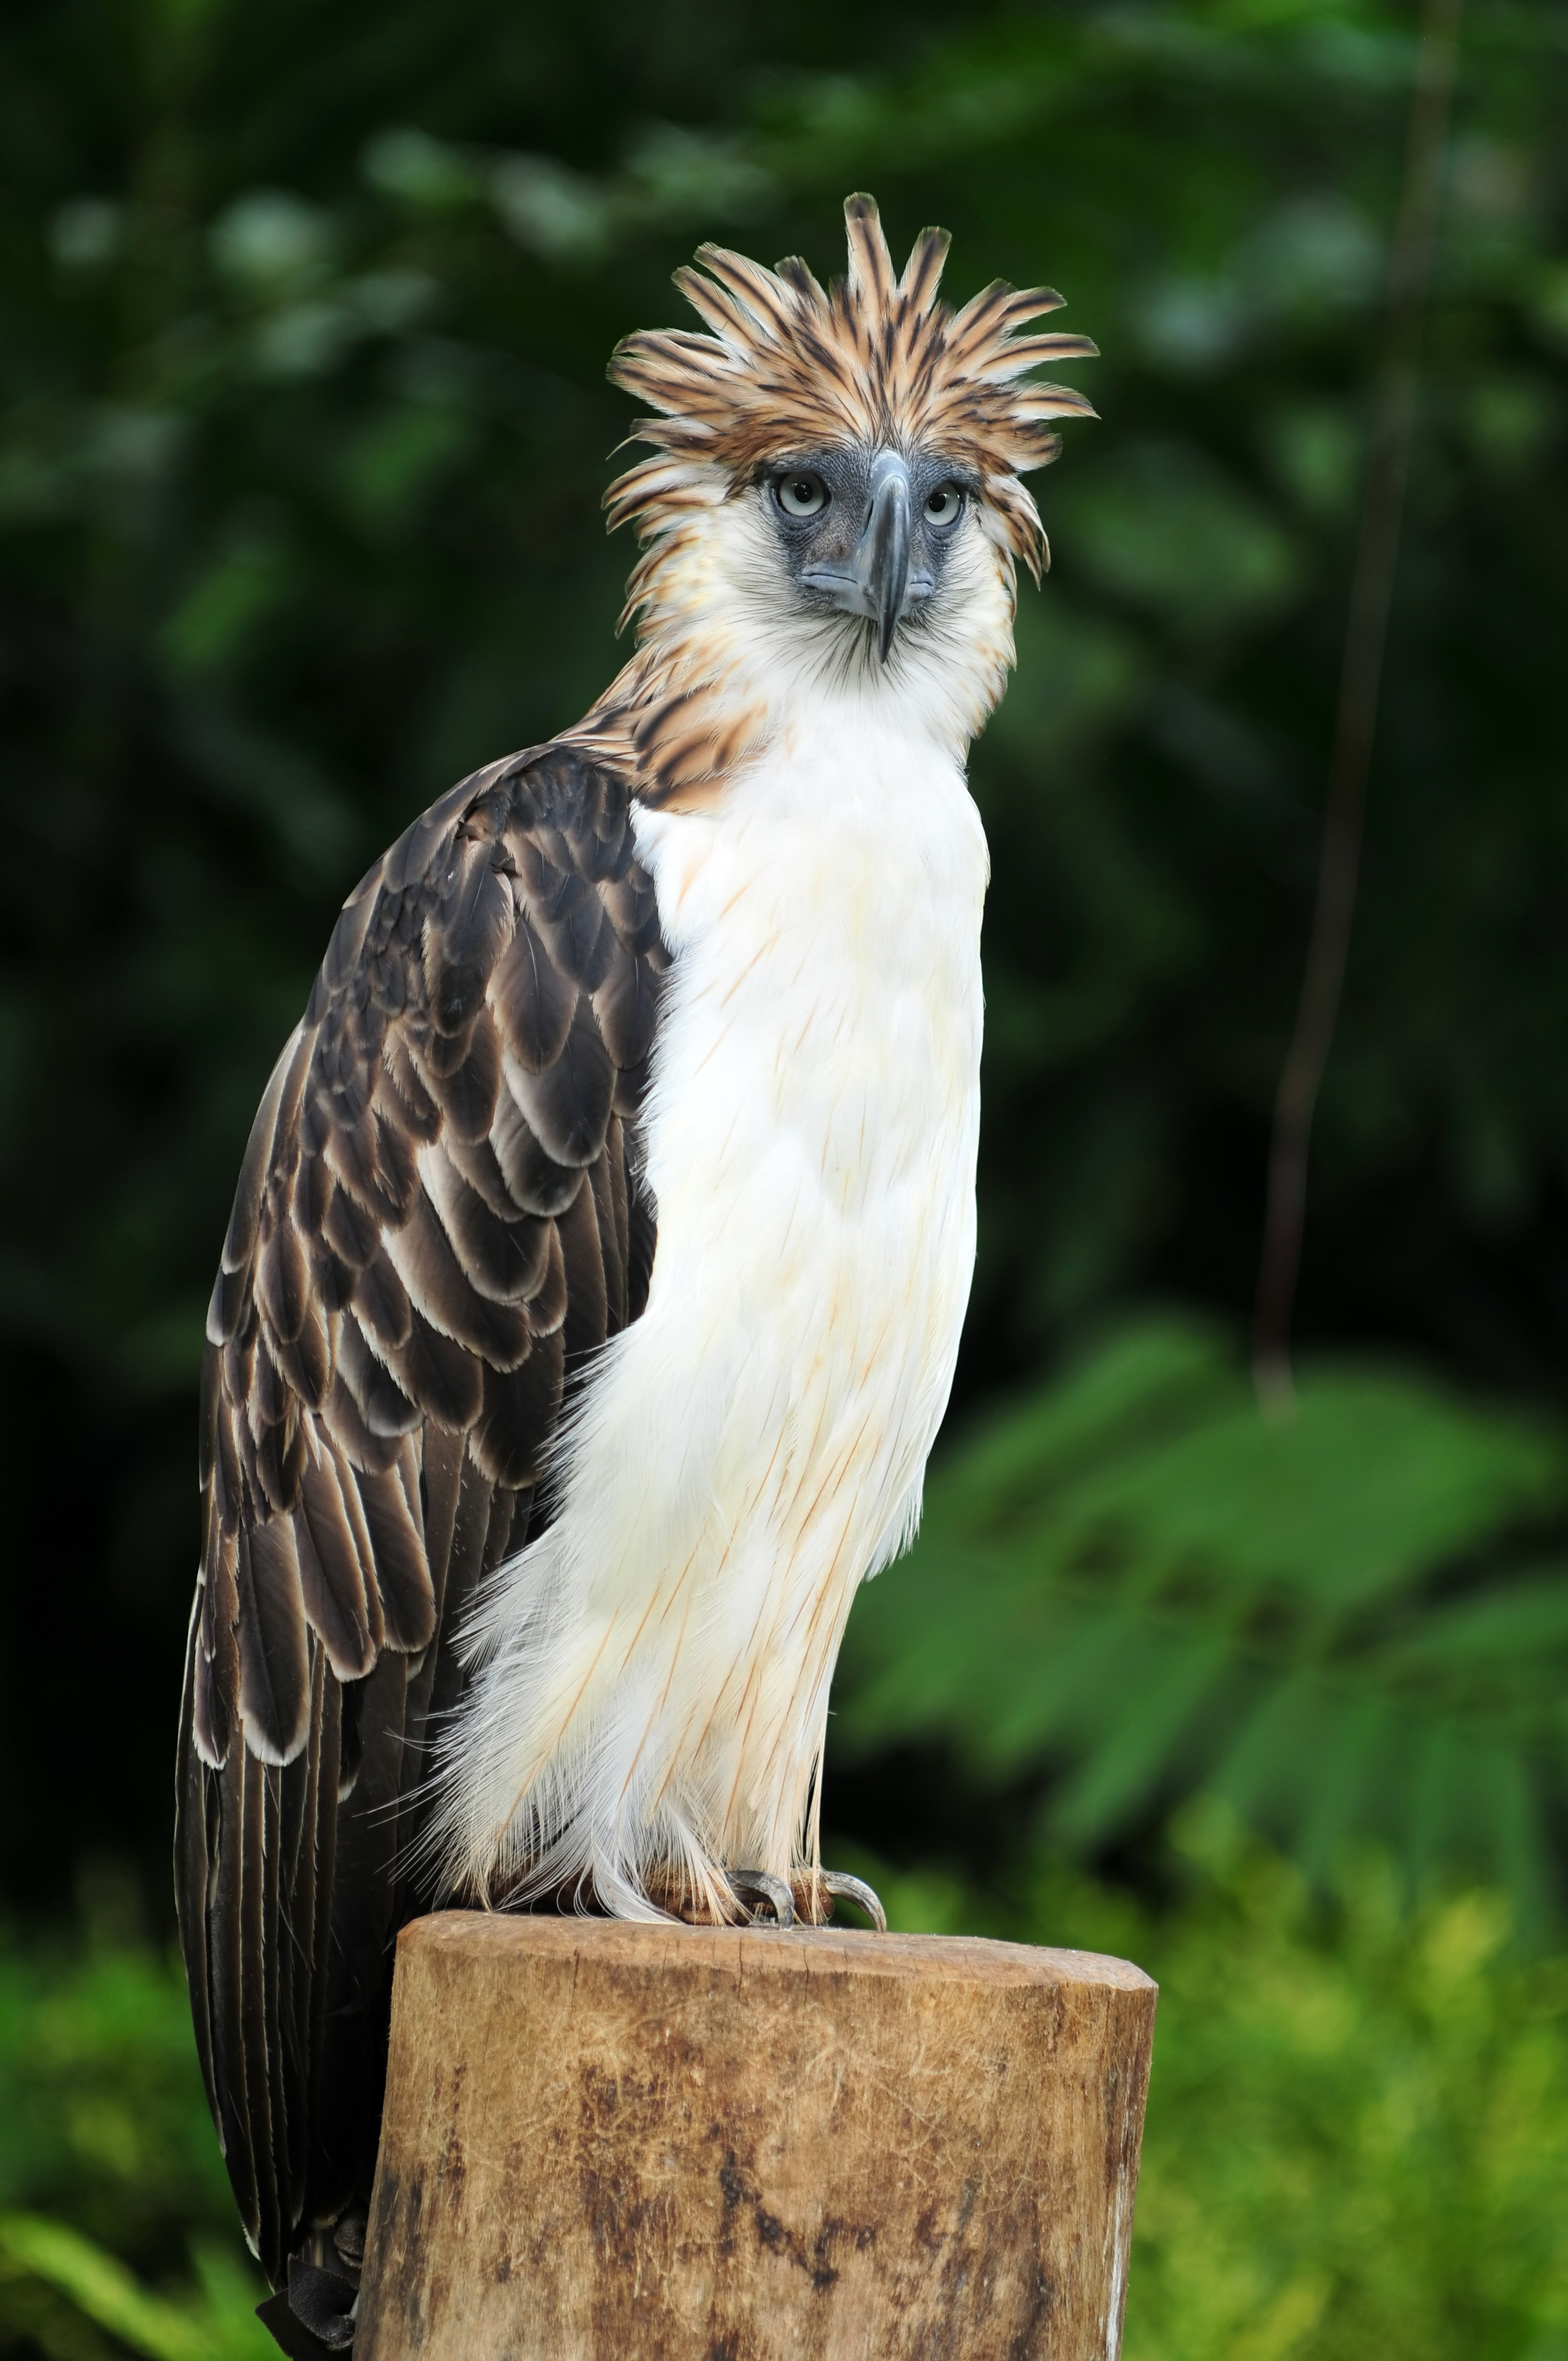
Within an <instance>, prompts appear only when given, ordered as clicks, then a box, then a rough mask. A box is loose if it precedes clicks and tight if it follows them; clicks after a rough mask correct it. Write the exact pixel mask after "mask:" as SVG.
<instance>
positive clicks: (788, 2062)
mask: <svg viewBox="0 0 1568 2361" xmlns="http://www.w3.org/2000/svg"><path fill="white" fill-rule="evenodd" d="M1155 1997H1156V1991H1155V1986H1154V1985H1153V1983H1152V1982H1150V1981H1149V1979H1148V1977H1147V1976H1146V1975H1145V1974H1143V1972H1142V1971H1141V1970H1139V1969H1137V1968H1135V1967H1131V1966H1129V1965H1127V1964H1126V1962H1124V1961H1123V1960H1106V1959H1099V1958H1096V1957H1094V1956H1093V1955H1092V1954H1090V1953H1087V1952H1080V1951H1047V1950H1035V1949H1025V1947H1023V1946H1021V1945H1017V1944H1010V1943H990V1942H980V1941H970V1940H968V1939H965V1938H944V1937H938V1936H914V1935H890V1936H883V1937H876V1936H872V1935H860V1934H850V1933H843V1932H839V1931H838V1930H836V1929H832V1928H799V1929H795V1930H792V1931H789V1932H779V1931H776V1930H773V1929H766V1928H747V1929H736V1928H718V1927H675V1926H670V1927H642V1926H630V1925H625V1924H621V1923H618V1922H615V1921H610V1920H585V1919H566V1918H545V1917H532V1918H531V1917H511V1916H481V1915H477V1914H465V1913H446V1914H442V1915H439V1916H433V1917H428V1918H423V1919H421V1920H418V1921H416V1922H415V1923H414V1924H413V1925H412V1926H410V1927H405V1929H404V1930H403V1933H402V1935H401V1936H400V1939H399V1944H398V1960H397V1973H396V1982H395V1988H394V1994H393V2005H392V2042H391V2059H390V2067H389V2079H388V2085H387V2105H386V2114H385V2117H384V2122H383V2129H382V2137H381V2150H380V2160H379V2164H378V2169H377V2175H376V2185H375V2194H374V2198H373V2201H372V2207H371V2220H370V2236H369V2242H368V2249H367V2261H366V2270H365V2277H364V2281H363V2285H362V2289H361V2295H360V2304H359V2328H358V2334H357V2337H356V2345H355V2352H356V2356H357V2361H407V2356H414V2355H420V2356H431V2361H460V2356H461V2361H487V2356H498V2361H499V2356H501V2355H503V2354H504V2355H506V2356H509V2361H784V2356H790V2361H796V2356H799V2357H800V2361H806V2356H809V2361H916V2356H919V2361H938V2356H940V2361H1046V2356H1049V2361H1091V2356H1093V2361H1114V2356H1115V2354H1116V2351H1117V2348H1118V2345H1119V2343H1120V2337H1121V2321H1122V2308H1123V2302H1124V2291H1125V2285H1126V2265H1127V2250H1128V2246H1129V2242H1130V2239H1131V2235H1132V2215H1133V2195H1134V2190H1135V2183H1136V2179H1137V2163H1138V2146H1139V2140H1140V2137H1141V2135H1142V2129H1143V2113H1144V2097H1145V2092H1146V2087H1147V2080H1148V2064H1149V2052H1150V2047H1151V2043H1152V2039H1153V2033H1154V2011H1155Z"/></svg>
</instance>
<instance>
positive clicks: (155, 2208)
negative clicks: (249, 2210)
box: [0, 1936, 274, 2361]
mask: <svg viewBox="0 0 1568 2361" xmlns="http://www.w3.org/2000/svg"><path fill="white" fill-rule="evenodd" d="M264 2292H265V2290H264V2288H263V2287H262V2285H261V2283H260V2281H259V2279H258V2274H257V2272H256V2270H255V2268H254V2266H252V2265H251V2264H250V2263H249V2261H248V2258H247V2257H245V2254H244V2249H243V2247H242V2246H241V2244H240V2240H239V2235H238V2231H237V2228H236V2224H235V2220H234V2209H233V2202H232V2200H231V2198H230V2195H229V2191H228V2184H227V2182H226V2180H225V2177H224V2171H223V2166H222V2163H221V2161H220V2159H219V2156H218V2150H217V2142H216V2140H215V2138H214V2135H213V2126H212V2119H211V2117H210V2116H209V2114H208V2113H207V2105H206V2099H205V2096H204V2094H203V2090H202V2078H201V2070H200V2069H199V2067H198V2065H197V2063H196V2057H195V2051H194V2048H193V2045H192V2037H191V2022H190V2011H189V2006H188V2004H187V2001H186V1997H185V1984H184V1978H183V1975H182V1973H181V1970H180V1968H179V1965H178V1963H177V1962H175V1961H172V1960H163V1959H159V1957H157V1956H156V1955H155V1954H154V1953H152V1952H151V1951H149V1950H148V1949H145V1948H144V1947H142V1946H140V1945H138V1944H136V1943H134V1942H127V1941H126V1939H125V1938H124V1937H123V1936H122V1937H120V1938H109V1939H102V1938H100V1939H96V1940H93V1941H92V1942H90V1943H89V1944H88V1945H87V1946H86V1947H85V1948H78V1947H76V1946H71V1947H67V1946H66V1945H64V1944H63V1943H60V1942H58V1941H57V1942H56V1943H54V1944H53V1945H51V1946H49V1947H37V1946H34V1947H30V1948H21V1947H18V1946H16V1945H15V1944H0V2352H3V2351H7V2350H10V2349H12V2348H13V2347H14V2346H16V2345H21V2346H22V2347H23V2349H24V2351H36V2352H38V2353H40V2354H44V2355H48V2356H50V2361H55V2356H59V2361H97V2356H101V2355H102V2356H108V2355H110V2354H116V2353H120V2352H123V2351H129V2352H131V2353H137V2354H143V2355H147V2356H149V2361H265V2356H267V2355H268V2354H269V2353H271V2352H272V2351H273V2349H274V2348H273V2346H272V2343H271V2340H270V2338H269V2336H268V2335H267V2334H266V2332H265V2330H263V2329H262V2328H261V2327H260V2326H259V2324H258V2322H257V2320H256V2318H255V2306H256V2303H257V2301H258V2298H259V2296H260V2295H262V2294H263V2293H264Z"/></svg>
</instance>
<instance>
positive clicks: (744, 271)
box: [606, 195, 1095, 604]
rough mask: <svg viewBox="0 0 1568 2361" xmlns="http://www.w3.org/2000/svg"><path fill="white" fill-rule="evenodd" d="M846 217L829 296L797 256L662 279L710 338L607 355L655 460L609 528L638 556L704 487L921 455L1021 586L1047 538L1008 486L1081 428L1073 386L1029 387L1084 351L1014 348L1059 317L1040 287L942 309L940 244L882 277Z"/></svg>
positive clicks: (718, 256)
mask: <svg viewBox="0 0 1568 2361" xmlns="http://www.w3.org/2000/svg"><path fill="white" fill-rule="evenodd" d="M844 217H845V223H846V225H847V228H848V233H849V269H848V271H847V273H846V275H845V276H844V277H843V278H841V279H836V280H834V281H833V283H832V285H831V286H830V287H828V288H824V287H823V286H822V285H821V284H820V283H819V281H818V280H817V279H816V278H815V276H814V275H813V273H812V272H811V270H810V269H808V268H807V266H806V263H805V262H803V261H802V260H801V259H800V258H799V257H798V256H796V255H791V256H789V257H787V258H785V259H784V261H783V262H781V263H780V264H779V265H778V267H777V269H774V270H769V269H765V268H764V267H763V266H762V264H761V263H756V262H752V261H751V260H749V259H748V258H747V257H746V256H744V255H740V254H735V253H732V252H731V251H730V250H729V248H728V247H719V246H703V247H698V249H697V261H698V262H699V263H700V264H701V266H702V268H701V269H692V268H690V267H689V266H688V267H686V268H685V269H681V270H678V271H676V273H675V284H676V286H677V287H678V288H679V289H680V290H681V292H682V293H683V294H684V295H685V298H686V300H687V302H689V303H690V304H691V305H692V307H693V309H694V310H695V311H696V313H698V315H699V317H700V318H701V319H702V320H703V321H704V322H705V323H706V324H707V329H708V330H709V331H710V333H709V334H707V335H702V334H694V333H692V332H690V331H683V330H677V329H650V330H646V331H643V332H641V333H640V334H638V335H631V336H628V337H626V338H625V340H624V341H623V342H622V343H621V344H620V345H619V346H617V347H616V350H615V353H614V356H613V357H612V359H611V361H610V368H609V374H610V377H611V379H612V380H613V381H614V382H615V383H616V384H617V385H620V386H621V387H623V388H624V389H625V390H626V391H627V392H628V393H632V394H635V395H637V396H638V397H639V399H640V400H641V401H646V402H647V403H648V404H649V406H650V407H651V408H652V410H654V411H656V412H659V413H660V415H659V416H657V417H655V418H649V419H644V420H641V421H640V422H639V423H638V424H637V426H636V427H635V428H634V430H633V436H634V439H638V440H641V441H642V442H645V443H651V444H652V445H654V447H655V456H653V457H652V458H650V459H643V460H641V461H640V462H639V464H638V465H637V466H636V467H631V468H630V469H629V470H628V471H627V473H626V474H625V475H623V476H622V477H620V479H619V480H618V481H617V482H616V483H614V484H612V485H611V487H610V489H609V492H608V494H607V495H606V505H607V507H608V508H609V513H610V523H611V526H612V527H613V526H615V525H618V524H623V523H634V524H635V525H636V526H637V527H638V529H639V534H640V537H641V539H643V540H644V541H648V540H652V539H653V538H654V537H656V536H658V535H659V534H661V533H663V532H664V531H667V530H669V529H670V528H672V527H673V526H674V525H676V524H677V523H678V522H679V521H680V519H681V517H682V515H683V514H684V513H685V512H686V511H688V510H689V509H690V508H691V507H692V506H694V505H704V504H706V501H707V500H710V499H711V497H712V489H711V486H712V478H713V477H714V475H715V473H716V472H717V473H718V474H721V475H722V476H723V477H724V478H728V479H729V481H730V482H732V483H734V482H745V481H748V480H749V479H750V478H751V476H752V475H753V473H754V472H755V470H756V469H757V468H758V467H760V466H761V465H762V463H763V462H764V461H766V460H768V459H771V458H777V457H781V456H784V455H786V454H788V453H791V452H792V451H795V450H801V449H811V448H814V447H818V446H821V445H831V444H836V443H842V442H850V441H852V442H861V443H865V444H869V445H879V446H880V445H892V446H893V447H895V448H898V449H902V450H905V451H911V450H915V449H921V448H924V449H927V450H938V451H940V452H941V453H942V454H943V456H945V457H947V458H948V459H950V460H951V461H952V463H953V464H954V466H955V467H961V468H963V469H965V470H966V471H967V472H969V473H970V474H971V475H973V476H974V477H975V478H977V479H978V481H979V482H980V483H981V486H982V487H983V490H984V497H985V499H986V501H987V503H988V505H989V506H990V507H991V509H992V511H993V513H994V514H995V515H996V517H997V519H998V521H999V522H1000V523H1001V525H1002V527H1003V533H1004V534H1005V537H1006V541H1007V544H1008V546H1009V547H1010V548H1011V550H1012V552H1013V555H1014V556H1015V557H1017V558H1018V559H1020V560H1021V561H1022V562H1023V563H1024V564H1025V566H1028V567H1029V569H1030V571H1031V572H1032V573H1033V574H1034V575H1035V576H1036V579H1037V578H1038V575H1039V571H1040V566H1041V562H1042V560H1043V558H1044V555H1045V536H1044V533H1042V531H1041V527H1040V520H1039V515H1038V512H1037V511H1036V507H1035V503H1034V501H1033V500H1031V499H1030V497H1029V494H1028V493H1027V491H1026V490H1025V489H1024V487H1023V485H1022V484H1021V483H1020V482H1019V481H1018V478H1019V476H1020V474H1022V473H1024V472H1025V471H1026V470H1028V469H1030V468H1034V467H1046V466H1047V465H1048V464H1049V462H1050V461H1051V460H1052V459H1054V458H1055V457H1056V456H1057V454H1058V450H1059V448H1060V438H1059V436H1058V435H1057V434H1054V433H1053V432H1052V431H1051V428H1050V425H1049V423H1048V422H1049V421H1050V420H1052V419H1056V418H1065V417H1092V416H1093V414H1094V412H1093V405H1092V404H1091V402H1090V401H1089V400H1088V399H1087V397H1086V396H1085V395H1083V394H1081V393H1079V392H1078V391H1076V390H1074V389H1073V388H1072V387H1069V386H1062V385H1054V384H1050V383H1047V382H1046V381H1045V380H1043V379H1037V378H1035V377H1033V376H1032V375H1031V374H1030V372H1031V371H1032V370H1034V369H1036V368H1039V367H1040V366H1041V365H1042V364H1043V363H1046V362H1048V361H1059V360H1068V359H1079V358H1083V357H1091V356H1092V355H1093V353H1094V351H1095V346H1094V345H1093V344H1092V343H1091V341H1090V339H1089V338H1088V337H1087V336H1078V335H1058V334H1054V333H1052V334H1047V335H1041V334H1033V335H1030V334H1025V333H1024V332H1025V329H1027V328H1028V326H1029V324H1030V323H1031V322H1033V321H1035V320H1037V319H1039V318H1041V317H1043V316H1044V315H1046V314H1047V313H1052V312H1055V311H1058V310H1059V309H1060V307H1061V303H1062V301H1063V299H1062V297H1061V296H1060V295H1058V293H1057V292H1056V291H1055V290H1054V289H1053V288H1049V287H1031V288H1025V289H1022V290H1019V289H1014V288H1013V287H1010V286H1008V285H1007V284H1006V283H1005V282H1004V281H1003V280H993V281H992V284H991V285H990V286H989V287H986V288H983V289H982V290H981V292H980V293H979V294H978V295H976V296H973V297H972V298H971V299H970V302H967V303H966V304H964V305H963V306H962V308H961V309H959V310H958V311H954V310H953V309H952V308H951V306H950V305H948V304H947V303H944V302H940V301H939V300H938V291H939V289H940V285H941V278H942V269H943V265H944V263H945V261H946V259H947V254H948V243H949V241H948V233H947V231H946V230H941V229H927V230H922V232H921V234H920V236H918V237H917V238H916V242H915V245H914V247H913V249H912V250H911V253H910V256H909V259H908V261H907V262H906V264H905V268H904V271H903V273H902V275H901V276H896V277H895V275H894V266H893V258H892V255H891V253H890V252H889V249H888V244H887V239H886V236H885V235H884V234H883V226H882V222H881V218H880V216H879V214H878V212H877V207H876V203H875V201H874V199H873V198H872V197H869V196H865V195H857V196H852V197H850V198H849V199H848V201H847V202H846V204H845V207H844ZM633 587H634V592H635V588H636V586H635V584H634V586H633ZM633 603H634V604H635V598H634V601H633Z"/></svg>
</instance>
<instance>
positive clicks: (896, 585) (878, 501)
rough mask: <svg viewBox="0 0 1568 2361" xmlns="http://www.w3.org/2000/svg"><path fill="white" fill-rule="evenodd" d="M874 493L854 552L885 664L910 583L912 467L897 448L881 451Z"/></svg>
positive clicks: (860, 586) (860, 585)
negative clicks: (906, 463)
mask: <svg viewBox="0 0 1568 2361" xmlns="http://www.w3.org/2000/svg"><path fill="white" fill-rule="evenodd" d="M871 496H872V505H871V514H870V515H869V516H868V517H867V519H866V528H865V531H864V532H863V533H861V544H860V547H859V548H858V549H857V550H856V552H855V586H856V588H857V589H858V590H859V591H860V592H861V598H862V600H863V602H864V603H863V605H862V607H861V613H862V614H866V615H869V616H870V617H871V619H872V622H874V623H875V625H876V627H877V649H878V653H879V654H880V655H881V657H882V660H883V664H885V663H886V662H887V659H888V653H889V651H890V649H891V648H892V646H893V634H894V629H895V628H896V626H897V622H898V619H899V617H900V615H902V614H903V612H904V596H905V590H906V589H907V588H908V585H909V470H908V468H907V467H905V464H904V462H903V460H902V459H901V458H900V457H899V456H898V454H897V452H896V451H882V452H879V453H878V455H877V457H876V460H875V462H874V464H873V465H872V479H871Z"/></svg>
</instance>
